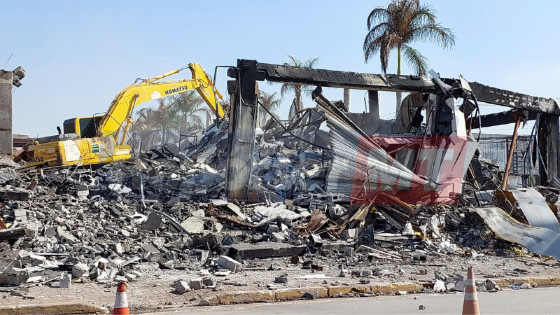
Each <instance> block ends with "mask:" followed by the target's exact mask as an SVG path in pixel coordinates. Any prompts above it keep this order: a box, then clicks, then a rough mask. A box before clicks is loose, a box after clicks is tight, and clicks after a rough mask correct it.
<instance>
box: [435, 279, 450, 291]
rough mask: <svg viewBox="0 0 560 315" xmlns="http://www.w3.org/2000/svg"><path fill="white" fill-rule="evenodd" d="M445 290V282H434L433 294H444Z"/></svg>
mask: <svg viewBox="0 0 560 315" xmlns="http://www.w3.org/2000/svg"><path fill="white" fill-rule="evenodd" d="M446 290H447V288H446V287H445V282H443V281H441V280H436V281H435V282H434V292H445V291H446Z"/></svg>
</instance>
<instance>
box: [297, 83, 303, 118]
mask: <svg viewBox="0 0 560 315" xmlns="http://www.w3.org/2000/svg"><path fill="white" fill-rule="evenodd" d="M296 104H297V106H296V107H297V108H296V113H299V112H300V111H301V110H302V109H303V108H301V107H302V106H301V87H298V90H297V91H296Z"/></svg>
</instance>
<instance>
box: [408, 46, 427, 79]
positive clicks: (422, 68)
mask: <svg viewBox="0 0 560 315" xmlns="http://www.w3.org/2000/svg"><path fill="white" fill-rule="evenodd" d="M401 48H402V51H403V57H404V59H405V60H406V62H407V63H408V65H409V66H410V67H412V68H413V69H414V71H415V72H416V74H417V75H424V74H426V69H427V67H428V59H426V57H424V56H423V55H422V54H421V53H420V52H419V51H418V50H416V49H414V48H412V47H410V46H408V45H403V46H402V47H401Z"/></svg>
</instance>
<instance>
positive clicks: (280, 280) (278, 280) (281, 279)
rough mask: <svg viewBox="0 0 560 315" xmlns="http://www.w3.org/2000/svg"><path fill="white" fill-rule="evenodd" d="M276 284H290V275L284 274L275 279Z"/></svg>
mask: <svg viewBox="0 0 560 315" xmlns="http://www.w3.org/2000/svg"><path fill="white" fill-rule="evenodd" d="M274 282H275V283H288V274H283V275H280V276H278V277H275V278H274Z"/></svg>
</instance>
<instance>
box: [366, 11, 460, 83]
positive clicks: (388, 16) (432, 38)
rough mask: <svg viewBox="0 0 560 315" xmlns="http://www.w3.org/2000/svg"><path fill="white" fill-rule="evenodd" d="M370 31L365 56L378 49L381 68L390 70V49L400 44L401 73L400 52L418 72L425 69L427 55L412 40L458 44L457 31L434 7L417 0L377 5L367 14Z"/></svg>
mask: <svg viewBox="0 0 560 315" xmlns="http://www.w3.org/2000/svg"><path fill="white" fill-rule="evenodd" d="M367 28H368V33H367V35H366V37H365V39H364V47H363V49H364V56H365V61H366V62H368V61H369V60H370V59H371V58H372V56H374V55H376V54H377V53H379V57H380V60H381V69H382V70H383V73H387V65H388V63H389V53H390V52H391V50H393V49H394V48H397V58H398V63H397V74H401V52H402V54H403V56H404V58H405V59H406V61H407V62H408V64H409V65H410V66H411V67H412V68H413V69H414V70H415V72H416V74H418V75H422V74H425V73H426V67H427V59H426V57H424V56H423V55H422V54H420V52H419V51H418V50H416V49H414V48H412V47H410V44H411V43H413V42H417V41H422V42H426V41H427V42H433V43H435V44H438V45H440V46H441V47H443V48H448V47H452V46H453V45H454V44H455V35H454V34H453V32H452V31H451V30H450V29H449V28H446V27H443V26H441V25H440V24H438V23H437V22H436V16H435V13H434V11H433V10H432V9H431V8H430V7H429V6H426V5H420V4H419V1H418V0H393V1H391V3H390V4H389V5H388V6H387V7H386V8H383V7H377V8H375V9H373V11H371V12H370V14H369V16H368V18H367Z"/></svg>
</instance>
